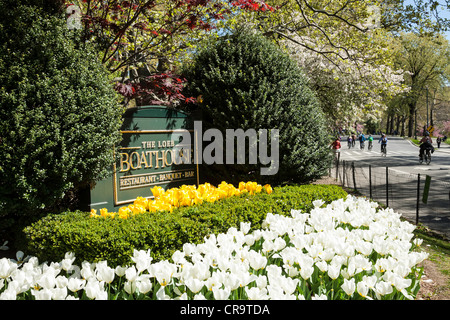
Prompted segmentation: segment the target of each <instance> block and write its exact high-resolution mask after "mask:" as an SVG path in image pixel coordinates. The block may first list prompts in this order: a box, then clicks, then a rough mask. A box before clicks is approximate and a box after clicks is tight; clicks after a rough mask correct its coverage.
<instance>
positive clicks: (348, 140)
mask: <svg viewBox="0 0 450 320" xmlns="http://www.w3.org/2000/svg"><path fill="white" fill-rule="evenodd" d="M347 142H348V148H349V149H350V148H351V147H352V136H348V138H347Z"/></svg>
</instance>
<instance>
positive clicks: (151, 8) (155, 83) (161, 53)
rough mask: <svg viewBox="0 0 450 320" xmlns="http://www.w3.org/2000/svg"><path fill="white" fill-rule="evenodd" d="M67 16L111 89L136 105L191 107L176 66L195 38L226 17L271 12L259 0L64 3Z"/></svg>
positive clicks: (195, 41)
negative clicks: (110, 79)
mask: <svg viewBox="0 0 450 320" xmlns="http://www.w3.org/2000/svg"><path fill="white" fill-rule="evenodd" d="M66 7H67V14H68V17H74V15H75V16H77V15H78V16H79V19H80V26H81V33H82V40H83V41H89V42H93V43H95V44H96V45H97V48H98V50H99V54H100V57H101V60H102V62H103V64H104V65H105V66H106V67H107V68H108V69H109V70H110V72H111V73H113V74H114V75H115V76H116V83H115V89H116V90H117V91H118V92H119V93H120V94H122V95H123V96H124V98H125V101H130V100H132V99H134V100H135V101H136V103H137V104H138V105H143V104H148V103H150V104H157V105H176V104H177V103H179V102H181V101H183V102H193V101H195V99H194V98H192V97H185V96H184V95H183V94H182V93H181V91H182V88H183V86H184V84H185V79H184V78H182V77H181V76H180V75H178V74H177V72H176V66H177V64H178V63H179V62H180V61H181V60H182V59H183V55H185V54H186V52H188V51H189V50H191V51H192V50H194V49H195V45H196V43H197V41H199V39H201V37H203V36H204V35H205V34H207V33H208V32H211V31H212V30H214V29H216V28H217V24H218V23H219V22H220V21H223V20H224V19H227V18H228V17H229V16H230V14H232V13H234V14H236V13H238V12H239V11H240V10H243V11H246V10H248V11H261V12H266V11H273V10H274V9H273V8H272V7H271V6H269V5H267V4H266V3H265V2H264V1H259V0H81V1H75V2H73V1H66Z"/></svg>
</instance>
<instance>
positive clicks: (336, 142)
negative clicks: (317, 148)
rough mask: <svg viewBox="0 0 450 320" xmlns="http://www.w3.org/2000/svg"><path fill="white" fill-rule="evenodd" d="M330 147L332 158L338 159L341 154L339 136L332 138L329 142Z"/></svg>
mask: <svg viewBox="0 0 450 320" xmlns="http://www.w3.org/2000/svg"><path fill="white" fill-rule="evenodd" d="M331 149H332V150H333V153H334V159H335V160H336V161H339V158H340V156H341V141H340V139H339V138H336V140H334V141H333V143H331Z"/></svg>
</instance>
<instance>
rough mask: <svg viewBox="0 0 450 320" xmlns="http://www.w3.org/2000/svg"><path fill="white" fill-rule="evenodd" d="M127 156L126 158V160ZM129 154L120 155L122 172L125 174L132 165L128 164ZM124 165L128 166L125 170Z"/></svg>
mask: <svg viewBox="0 0 450 320" xmlns="http://www.w3.org/2000/svg"><path fill="white" fill-rule="evenodd" d="M124 156H125V158H124ZM128 159H129V158H128V153H121V154H120V172H125V171H128V170H130V163H129V162H128ZM124 164H126V168H124Z"/></svg>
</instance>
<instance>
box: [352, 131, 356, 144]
mask: <svg viewBox="0 0 450 320" xmlns="http://www.w3.org/2000/svg"><path fill="white" fill-rule="evenodd" d="M355 143H356V135H355V134H354V133H352V147H354V146H355Z"/></svg>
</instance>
